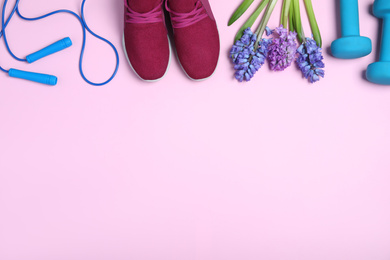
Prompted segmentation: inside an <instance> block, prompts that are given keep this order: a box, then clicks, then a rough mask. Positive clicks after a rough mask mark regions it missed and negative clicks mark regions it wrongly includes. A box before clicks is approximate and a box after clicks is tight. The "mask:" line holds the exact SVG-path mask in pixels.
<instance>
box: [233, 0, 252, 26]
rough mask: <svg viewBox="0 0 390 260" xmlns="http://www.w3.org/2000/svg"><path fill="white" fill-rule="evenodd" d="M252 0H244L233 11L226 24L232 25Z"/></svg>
mask: <svg viewBox="0 0 390 260" xmlns="http://www.w3.org/2000/svg"><path fill="white" fill-rule="evenodd" d="M253 1H254V0H244V1H243V2H242V3H241V5H240V6H239V7H238V8H237V10H236V11H235V12H234V13H233V15H232V17H230V20H229V23H228V26H230V25H232V24H233V23H234V22H235V21H237V20H238V18H240V17H241V15H243V14H244V13H245V11H246V10H247V9H248V8H249V6H251V4H252V3H253Z"/></svg>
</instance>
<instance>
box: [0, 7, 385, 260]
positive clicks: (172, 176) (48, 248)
mask: <svg viewBox="0 0 390 260" xmlns="http://www.w3.org/2000/svg"><path fill="white" fill-rule="evenodd" d="M11 3H13V1H11ZM210 3H211V5H212V7H213V10H214V15H215V17H216V19H217V21H218V23H219V29H220V34H221V43H222V46H221V50H222V53H221V59H220V64H219V67H218V69H217V71H216V73H215V75H214V77H213V78H211V79H209V80H207V81H205V82H201V83H195V82H191V81H190V80H188V79H187V78H186V77H185V75H184V73H183V72H182V70H181V69H180V67H179V65H178V62H177V61H176V59H173V60H172V64H171V68H170V71H169V73H168V75H167V76H166V78H164V79H163V80H162V81H160V82H158V83H155V84H145V83H143V82H141V81H139V80H138V79H137V78H136V76H135V75H134V73H133V72H132V71H131V70H130V68H129V66H128V65H127V64H126V60H125V57H124V55H123V52H122V49H121V39H122V13H123V12H122V11H123V6H122V5H123V3H122V0H117V1H112V0H94V1H87V4H86V16H87V19H88V21H89V25H90V27H92V28H93V29H95V30H96V32H97V33H100V34H102V35H104V36H107V37H108V38H109V39H111V40H113V42H114V43H115V45H116V46H117V47H119V48H120V49H119V50H120V58H121V67H120V69H119V72H118V76H117V77H116V78H115V80H114V81H113V82H112V83H111V84H110V85H108V86H105V87H92V86H89V85H87V84H86V83H84V82H83V81H82V79H81V77H80V76H79V74H78V69H77V61H78V55H79V50H80V44H81V31H80V26H79V24H78V22H77V20H75V19H74V18H72V17H70V16H67V15H58V16H56V17H52V18H48V19H46V20H44V21H38V22H24V21H20V20H19V19H15V20H14V21H12V23H11V24H10V26H9V31H8V37H9V41H10V43H11V44H12V49H13V50H14V51H15V52H16V53H17V54H18V55H20V56H24V55H26V54H28V53H31V52H33V51H35V50H37V49H39V48H40V47H42V46H44V45H47V44H49V43H52V42H54V41H55V40H58V39H61V38H63V37H66V36H69V37H71V39H72V40H73V43H74V45H73V47H72V48H70V49H67V50H66V51H63V52H61V53H58V54H56V55H53V56H51V57H48V58H46V59H45V60H41V61H39V62H37V63H36V64H32V65H28V64H21V63H17V62H15V61H13V60H12V59H11V58H10V57H9V55H8V54H7V53H6V52H5V48H4V46H3V44H1V45H0V46H1V48H0V62H1V65H4V66H14V67H17V68H19V69H30V70H33V71H38V72H45V73H51V74H55V75H57V76H58V77H59V84H58V85H57V86H56V87H46V86H43V85H39V84H34V83H28V82H24V81H21V80H15V79H11V78H8V77H7V76H6V75H5V74H0V122H1V123H0V124H1V126H0V259H1V260H30V259H31V260H32V259H39V260H53V259H55V260H68V259H73V260H85V259H91V260H92V259H93V260H122V259H123V260H125V259H126V260H128V259H131V260H154V259H156V260H157V259H158V260H161V259H164V260H165V259H167V260H173V259H177V260H182V259H186V260H187V259H188V260H189V259H194V260H195V259H196V260H230V259H231V260H237V259H245V260H258V259H265V260H286V259H293V260H314V259H315V260H322V259H323V260H325V259H332V260H345V259H354V260H373V259H375V260H388V259H390V246H389V245H390V221H389V220H390V203H389V201H390V189H389V183H390V160H389V155H390V88H389V87H383V86H377V85H373V84H370V83H368V82H367V81H365V80H364V79H363V78H362V72H363V71H364V70H365V68H366V66H367V65H368V64H369V63H371V62H372V61H374V60H375V53H373V54H371V55H370V56H368V57H365V58H362V59H359V60H354V61H343V60H336V59H334V58H332V57H330V56H329V55H328V54H326V53H325V62H326V65H327V69H326V74H327V75H326V79H324V80H322V81H321V82H320V83H318V84H315V85H310V84H309V83H307V82H306V81H305V80H303V79H301V76H300V74H299V73H298V71H297V70H296V69H295V68H294V67H292V68H289V69H288V70H287V71H285V72H283V74H281V73H273V72H270V71H269V70H268V68H264V69H262V71H261V72H260V73H259V75H257V76H256V77H255V78H254V80H253V81H251V82H250V83H248V84H239V83H237V82H236V81H235V80H233V78H232V73H233V71H232V66H231V64H230V63H229V61H228V59H227V57H226V56H227V53H228V51H229V49H230V45H231V43H232V39H233V37H234V34H235V32H236V31H237V29H238V27H239V26H240V24H241V20H240V22H239V23H237V24H235V25H234V26H232V27H231V28H227V26H226V23H227V21H228V19H229V16H230V14H231V13H232V11H233V10H234V9H235V8H236V7H237V5H238V1H225V0H211V1H210ZM370 3H372V1H368V0H364V1H363V0H361V1H360V11H361V21H362V22H361V25H362V26H361V31H362V34H363V35H366V36H369V37H370V38H371V39H372V40H373V43H374V46H375V45H376V42H377V27H378V22H377V20H376V19H375V18H374V17H373V16H371V15H370V14H369V13H368V7H369V5H370ZM279 4H280V3H279ZM79 5H80V1H79V0H67V1H48V0H34V1H24V0H22V1H21V4H20V8H21V11H22V12H23V13H24V14H25V15H28V16H30V15H31V16H34V15H40V14H42V13H45V12H48V11H50V10H53V9H58V8H70V9H72V10H75V11H78V10H79ZM314 7H315V9H316V10H317V16H318V23H319V25H320V27H321V29H322V34H323V39H324V47H325V48H327V47H329V46H330V43H331V41H332V40H333V39H335V38H336V21H335V1H314ZM252 9H253V8H251V10H252ZM278 19H279V16H278V14H276V13H275V15H274V16H273V18H272V19H271V22H270V25H272V26H273V27H275V26H276V25H277V21H278ZM304 20H305V22H306V19H304ZM305 26H306V30H305V31H306V32H308V31H309V29H308V27H307V23H305ZM87 45H88V49H87V52H86V60H85V68H86V73H87V75H88V76H89V77H90V78H92V79H93V80H96V81H98V80H103V79H104V78H105V77H106V76H108V75H109V74H110V73H111V68H112V67H113V65H114V57H113V55H112V51H111V50H110V49H109V47H107V46H105V45H103V44H102V43H100V42H98V41H96V40H95V39H93V38H88V42H87Z"/></svg>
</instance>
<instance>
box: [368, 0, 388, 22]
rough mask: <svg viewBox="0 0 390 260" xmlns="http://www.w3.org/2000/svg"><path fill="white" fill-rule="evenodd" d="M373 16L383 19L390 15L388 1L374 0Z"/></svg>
mask: <svg viewBox="0 0 390 260" xmlns="http://www.w3.org/2000/svg"><path fill="white" fill-rule="evenodd" d="M372 11H373V13H374V15H375V16H376V17H378V18H385V17H386V16H389V15H390V1H389V0H375V2H374V6H373V8H372Z"/></svg>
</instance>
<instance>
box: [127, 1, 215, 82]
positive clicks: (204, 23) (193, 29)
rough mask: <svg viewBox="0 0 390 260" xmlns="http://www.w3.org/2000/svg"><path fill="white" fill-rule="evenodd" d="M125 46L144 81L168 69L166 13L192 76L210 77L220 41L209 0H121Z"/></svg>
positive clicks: (179, 53) (179, 54)
mask: <svg viewBox="0 0 390 260" xmlns="http://www.w3.org/2000/svg"><path fill="white" fill-rule="evenodd" d="M124 2H125V27H124V47H125V51H126V55H127V58H128V60H129V63H130V65H131V67H132V68H133V70H134V72H135V73H136V74H137V75H138V77H140V78H141V79H143V80H145V81H156V80H159V79H161V78H162V77H163V76H164V75H165V74H166V72H167V71H168V67H169V63H170V56H171V47H170V46H171V45H170V40H169V36H168V30H167V26H166V23H165V22H166V20H165V12H164V10H166V11H167V13H169V16H170V21H171V25H172V30H173V38H174V42H175V47H176V54H177V58H178V59H179V62H180V65H181V67H182V68H183V70H184V72H185V73H186V74H187V76H188V77H189V78H191V79H193V80H202V79H206V78H208V77H210V76H211V75H212V74H213V73H214V71H215V68H216V66H217V63H218V58H219V52H220V42H219V34H218V30H217V25H216V22H215V19H214V16H213V13H212V11H211V8H210V4H209V2H208V0H124Z"/></svg>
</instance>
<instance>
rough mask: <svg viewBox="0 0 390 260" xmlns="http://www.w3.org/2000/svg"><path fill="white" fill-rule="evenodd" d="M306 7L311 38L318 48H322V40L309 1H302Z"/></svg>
mask: <svg viewBox="0 0 390 260" xmlns="http://www.w3.org/2000/svg"><path fill="white" fill-rule="evenodd" d="M304 1H305V6H306V12H307V16H308V17H309V22H310V27H311V32H312V33H313V38H314V40H315V41H316V42H317V45H318V46H319V47H322V39H321V33H320V29H319V28H318V24H317V20H316V16H315V15H314V10H313V5H312V3H311V0H304Z"/></svg>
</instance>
